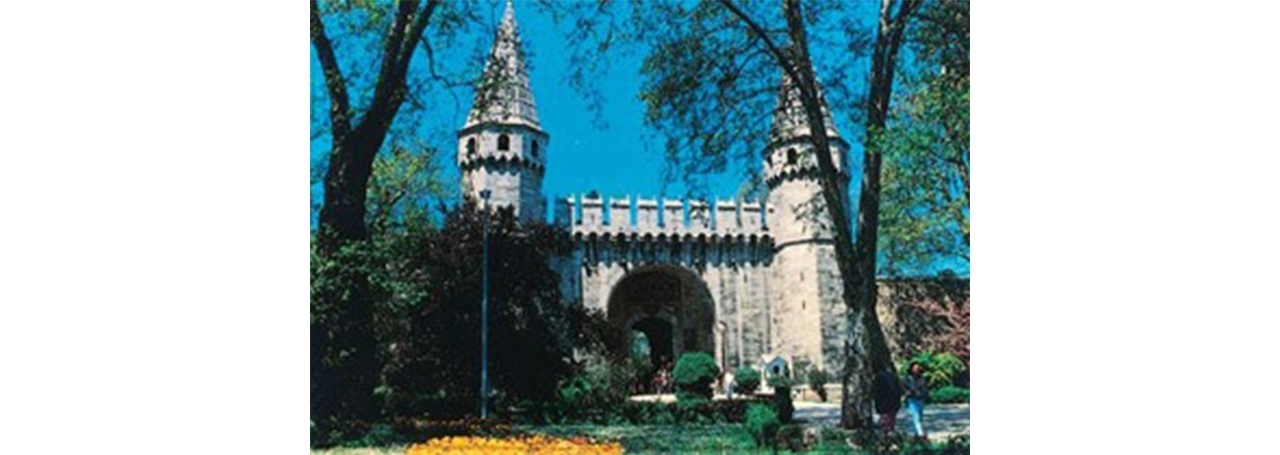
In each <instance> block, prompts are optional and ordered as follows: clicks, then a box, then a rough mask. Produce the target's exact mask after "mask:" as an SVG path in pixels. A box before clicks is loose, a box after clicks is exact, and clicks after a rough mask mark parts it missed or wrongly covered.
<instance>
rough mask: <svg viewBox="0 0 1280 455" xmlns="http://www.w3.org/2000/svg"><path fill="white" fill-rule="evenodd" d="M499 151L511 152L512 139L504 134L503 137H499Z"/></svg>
mask: <svg viewBox="0 0 1280 455" xmlns="http://www.w3.org/2000/svg"><path fill="white" fill-rule="evenodd" d="M498 150H501V151H504V152H505V151H507V150H511V138H509V137H507V135H505V134H503V135H499V136H498Z"/></svg>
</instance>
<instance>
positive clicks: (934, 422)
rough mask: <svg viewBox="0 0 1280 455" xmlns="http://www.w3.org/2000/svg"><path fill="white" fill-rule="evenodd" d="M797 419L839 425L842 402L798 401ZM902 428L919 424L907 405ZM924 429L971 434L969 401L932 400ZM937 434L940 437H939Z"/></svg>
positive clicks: (941, 435)
mask: <svg viewBox="0 0 1280 455" xmlns="http://www.w3.org/2000/svg"><path fill="white" fill-rule="evenodd" d="M715 399H716V400H723V399H725V397H724V395H716V397H715ZM631 400H633V401H660V402H664V403H674V402H675V401H676V396H675V395H670V394H667V395H636V396H632V397H631ZM795 406H796V415H795V418H796V419H797V420H804V421H806V422H809V423H812V424H816V425H819V426H830V427H836V426H839V425H840V404H839V403H816V402H812V401H796V402H795ZM897 428H898V432H900V433H904V434H912V433H914V432H915V428H912V425H911V416H909V415H907V408H906V406H903V408H902V409H901V410H899V411H898V421H897ZM924 430H925V432H926V433H929V436H930V439H933V440H935V441H941V440H945V439H946V438H949V437H951V436H955V435H962V434H963V435H967V434H969V405H968V404H930V405H927V406H925V407H924ZM935 436H936V437H935Z"/></svg>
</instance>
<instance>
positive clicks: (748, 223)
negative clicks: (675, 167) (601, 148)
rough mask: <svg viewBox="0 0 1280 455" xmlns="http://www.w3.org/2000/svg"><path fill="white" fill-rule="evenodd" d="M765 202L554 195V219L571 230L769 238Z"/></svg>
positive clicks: (582, 232) (606, 232)
mask: <svg viewBox="0 0 1280 455" xmlns="http://www.w3.org/2000/svg"><path fill="white" fill-rule="evenodd" d="M765 209H766V206H765V204H763V203H761V202H758V201H736V200H714V201H712V202H708V201H704V200H697V199H666V198H663V199H661V200H658V199H644V198H640V197H633V196H630V195H628V196H621V197H609V198H608V201H606V200H605V198H603V197H600V196H599V195H595V194H590V195H582V194H579V195H574V196H568V197H561V198H557V199H556V208H555V223H556V224H557V225H560V226H565V227H569V228H570V231H571V232H572V233H573V234H575V235H582V236H589V235H591V234H595V235H598V236H620V235H621V236H627V237H637V238H641V237H644V236H653V237H658V236H665V237H673V236H674V237H699V236H704V237H708V238H712V239H714V238H716V237H740V238H741V239H742V240H746V239H748V238H752V237H754V238H756V239H764V238H768V237H771V235H770V233H769V231H768V224H767V223H765V214H766V210H765Z"/></svg>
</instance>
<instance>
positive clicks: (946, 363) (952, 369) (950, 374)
mask: <svg viewBox="0 0 1280 455" xmlns="http://www.w3.org/2000/svg"><path fill="white" fill-rule="evenodd" d="M912 362H919V363H920V366H921V367H924V378H925V379H926V380H928V381H929V388H933V389H936V388H939V387H943V386H949V385H955V380H956V379H957V378H958V377H960V373H961V372H963V371H964V370H965V369H966V367H965V365H964V361H963V360H960V357H957V356H956V355H955V354H951V353H947V352H925V353H921V354H917V355H916V356H915V357H912V358H911V359H909V360H908V361H907V362H905V363H903V364H902V372H901V373H902V374H903V375H905V374H907V372H908V370H909V369H910V368H911V363H912Z"/></svg>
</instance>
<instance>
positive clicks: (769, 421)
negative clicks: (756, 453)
mask: <svg viewBox="0 0 1280 455" xmlns="http://www.w3.org/2000/svg"><path fill="white" fill-rule="evenodd" d="M745 426H746V427H747V431H748V432H750V433H751V437H752V438H754V439H755V441H756V445H757V446H759V447H764V446H765V445H766V444H770V443H771V442H772V441H773V439H774V436H776V435H777V433H778V428H779V427H781V426H782V423H781V422H780V421H779V420H778V413H777V412H775V411H774V410H773V409H772V408H770V407H768V406H764V405H758V404H753V405H751V406H749V407H748V408H747V416H746V422H745Z"/></svg>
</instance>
